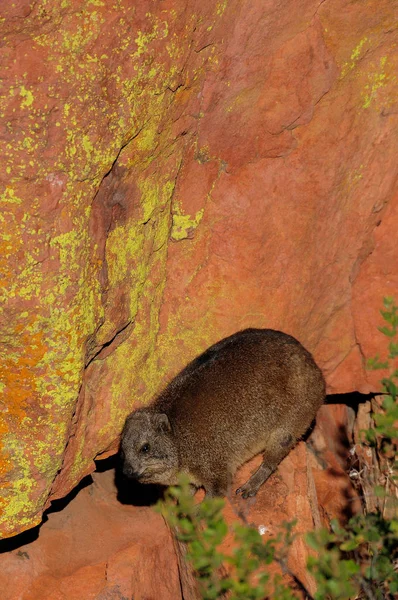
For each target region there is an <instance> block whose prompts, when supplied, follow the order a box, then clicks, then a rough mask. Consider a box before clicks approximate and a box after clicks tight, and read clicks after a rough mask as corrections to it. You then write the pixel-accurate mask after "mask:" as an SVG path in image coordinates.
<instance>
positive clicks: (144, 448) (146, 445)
mask: <svg viewBox="0 0 398 600" xmlns="http://www.w3.org/2000/svg"><path fill="white" fill-rule="evenodd" d="M149 450H150V445H149V444H144V445H143V446H141V448H140V452H142V454H146V453H147V452H149Z"/></svg>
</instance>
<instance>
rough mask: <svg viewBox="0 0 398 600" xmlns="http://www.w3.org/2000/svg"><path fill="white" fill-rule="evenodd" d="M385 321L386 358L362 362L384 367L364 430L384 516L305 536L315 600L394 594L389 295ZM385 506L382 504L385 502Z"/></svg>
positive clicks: (397, 318)
mask: <svg viewBox="0 0 398 600" xmlns="http://www.w3.org/2000/svg"><path fill="white" fill-rule="evenodd" d="M381 314H382V316H383V319H384V320H385V321H386V323H387V325H386V326H384V327H380V328H379V329H380V331H381V333H383V334H384V335H385V336H387V337H388V339H389V343H388V356H387V358H386V359H385V360H380V358H379V357H378V356H376V357H375V358H373V359H370V360H369V361H368V367H369V368H371V369H383V370H389V373H388V374H387V375H386V376H385V377H383V378H382V380H381V384H382V387H383V391H384V393H385V396H384V398H383V402H382V405H381V409H380V412H376V413H374V414H373V419H374V422H375V426H374V427H373V428H371V429H370V430H369V431H366V432H364V433H365V439H366V441H367V442H368V443H370V444H372V445H374V446H375V447H376V448H377V450H378V452H379V453H380V459H381V460H383V459H384V463H385V469H384V476H385V479H386V485H385V486H384V487H382V486H375V487H374V489H373V492H374V494H375V495H376V496H379V497H384V500H388V501H389V506H392V507H393V508H394V510H393V511H391V510H390V513H392V516H391V514H390V515H384V514H382V513H381V512H376V513H368V514H360V515H356V516H354V517H353V518H351V519H350V520H349V521H348V523H347V525H346V526H345V527H344V528H343V527H341V526H340V525H339V524H338V523H337V521H333V522H332V524H331V525H332V531H328V530H326V529H322V530H318V531H315V532H312V533H310V534H308V535H307V542H308V544H309V545H310V546H311V547H312V548H313V549H314V550H315V551H316V555H314V556H311V557H310V558H309V561H308V568H309V569H310V570H311V572H312V573H313V574H314V576H315V579H316V582H317V593H316V594H315V600H321V599H322V600H323V599H324V598H328V599H331V600H334V599H336V600H345V599H347V600H348V599H350V598H369V600H379V599H380V600H381V599H391V600H392V598H394V597H396V594H398V570H397V568H398V512H397V498H396V494H395V491H396V484H395V481H396V479H397V459H396V454H397V443H398V439H397V438H398V433H397V423H398V405H397V384H396V382H397V376H398V370H397V367H396V360H395V359H396V358H397V356H398V343H397V339H398V309H397V307H396V305H395V302H394V300H393V299H392V298H385V299H384V309H383V310H382V311H381ZM385 506H386V504H385Z"/></svg>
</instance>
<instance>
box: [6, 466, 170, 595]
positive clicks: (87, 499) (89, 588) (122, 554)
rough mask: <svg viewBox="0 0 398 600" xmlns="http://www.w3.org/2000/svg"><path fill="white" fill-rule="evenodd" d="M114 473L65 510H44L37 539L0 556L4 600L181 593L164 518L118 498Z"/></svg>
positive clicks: (83, 492) (97, 478)
mask: <svg viewBox="0 0 398 600" xmlns="http://www.w3.org/2000/svg"><path fill="white" fill-rule="evenodd" d="M113 479H114V472H113V471H108V472H106V473H101V474H95V475H94V483H93V484H92V485H90V486H89V487H86V488H84V489H83V490H81V491H80V492H79V494H78V495H77V497H76V498H74V499H73V500H72V501H71V502H70V503H69V504H68V505H67V506H66V508H64V509H63V510H62V511H60V512H55V513H51V514H49V515H48V521H47V522H46V523H44V524H43V526H42V527H41V529H40V532H39V537H38V539H36V540H35V541H33V542H32V543H30V544H26V545H23V546H20V547H19V548H17V549H16V550H14V551H12V552H8V553H6V554H1V555H0V565H1V567H0V589H1V590H2V592H1V598H2V600H75V599H76V600H82V599H84V600H122V599H123V598H132V597H133V595H134V599H137V600H144V599H145V600H157V599H158V598H162V600H163V598H164V599H165V600H179V599H180V598H181V594H180V584H179V578H178V571H177V563H176V558H175V553H174V547H173V542H172V539H171V537H170V534H169V531H168V529H167V528H166V526H165V524H164V521H163V518H162V517H161V516H160V514H158V513H155V512H154V511H153V509H151V508H148V507H134V506H130V505H123V504H121V503H120V502H119V501H118V500H117V498H116V488H115V486H114V483H113ZM165 573H167V576H165Z"/></svg>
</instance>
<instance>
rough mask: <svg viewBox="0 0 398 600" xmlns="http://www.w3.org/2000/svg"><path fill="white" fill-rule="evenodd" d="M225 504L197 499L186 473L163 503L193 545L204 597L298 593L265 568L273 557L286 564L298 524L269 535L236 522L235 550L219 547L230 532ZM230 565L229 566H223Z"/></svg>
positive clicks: (285, 597)
mask: <svg viewBox="0 0 398 600" xmlns="http://www.w3.org/2000/svg"><path fill="white" fill-rule="evenodd" d="M224 504H225V503H224V500H222V499H219V498H211V499H208V498H205V499H204V500H203V502H201V503H200V504H195V501H194V498H193V496H192V494H191V493H190V491H189V484H188V482H187V480H186V479H184V478H182V479H181V481H180V486H178V487H177V486H176V487H171V488H169V490H168V491H167V497H166V500H165V502H162V503H161V504H160V510H161V512H162V514H163V516H164V517H165V519H166V520H167V522H168V523H169V524H170V525H171V526H172V527H173V528H174V530H175V532H176V535H177V537H178V539H179V540H180V541H182V542H185V544H186V545H187V549H188V559H189V560H190V561H191V564H192V566H193V568H194V571H195V573H196V576H197V578H198V581H199V586H200V590H201V594H202V598H203V599H204V600H215V599H217V598H221V597H223V595H224V594H225V593H227V592H228V593H229V595H228V598H229V599H230V600H263V599H264V598H267V597H270V593H271V592H270V590H272V595H273V597H275V598H278V599H279V600H292V599H293V598H295V597H296V596H295V595H294V594H293V591H292V590H291V589H290V588H287V587H286V586H285V585H284V584H283V582H282V578H281V577H280V576H273V577H272V576H271V575H270V574H269V573H268V572H267V571H265V570H264V569H263V568H262V567H264V565H269V564H271V563H272V562H277V563H278V564H280V565H281V566H282V568H284V566H285V559H286V553H287V548H288V547H289V546H290V544H291V542H292V540H293V531H292V530H293V527H294V525H295V523H289V524H284V527H282V531H281V533H280V534H279V535H277V536H276V537H273V538H268V539H266V540H264V539H263V538H262V536H261V535H260V533H259V532H258V530H257V529H255V528H253V527H249V526H248V525H242V524H239V523H236V524H234V526H233V531H232V532H231V533H232V535H233V537H234V544H233V546H234V550H233V551H232V554H226V553H224V552H222V551H221V550H220V548H219V547H220V545H221V544H222V542H223V541H224V540H225V538H226V536H227V534H228V526H227V523H226V522H225V520H224V517H223V515H222V509H223V507H224ZM226 566H227V567H228V569H227V570H226V569H225V568H224V569H223V567H226Z"/></svg>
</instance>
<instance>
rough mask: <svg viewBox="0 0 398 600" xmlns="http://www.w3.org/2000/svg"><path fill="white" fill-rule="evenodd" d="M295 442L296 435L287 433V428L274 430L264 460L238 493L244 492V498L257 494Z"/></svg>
mask: <svg viewBox="0 0 398 600" xmlns="http://www.w3.org/2000/svg"><path fill="white" fill-rule="evenodd" d="M295 442H296V440H295V439H294V437H293V436H292V435H291V434H290V433H287V432H286V430H284V431H281V430H279V429H278V430H277V431H274V432H273V433H272V434H271V435H270V438H269V440H268V443H267V447H266V449H265V451H264V456H263V462H262V463H261V465H260V466H259V468H258V469H257V471H256V472H255V473H253V475H252V476H251V477H250V479H248V480H247V481H246V483H245V484H244V485H242V486H241V487H240V488H238V489H237V490H236V493H237V494H242V498H249V497H250V496H255V495H256V494H257V492H258V490H259V489H260V487H261V486H262V484H263V483H264V482H265V481H267V479H268V477H269V476H270V475H271V474H272V473H273V472H274V471H275V469H276V468H277V466H278V465H279V463H280V462H281V460H282V459H283V458H285V456H286V455H287V454H288V452H289V450H290V449H291V448H292V447H293V446H294V444H295Z"/></svg>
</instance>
